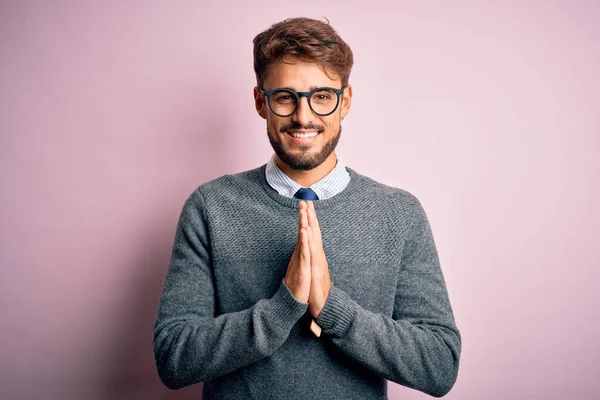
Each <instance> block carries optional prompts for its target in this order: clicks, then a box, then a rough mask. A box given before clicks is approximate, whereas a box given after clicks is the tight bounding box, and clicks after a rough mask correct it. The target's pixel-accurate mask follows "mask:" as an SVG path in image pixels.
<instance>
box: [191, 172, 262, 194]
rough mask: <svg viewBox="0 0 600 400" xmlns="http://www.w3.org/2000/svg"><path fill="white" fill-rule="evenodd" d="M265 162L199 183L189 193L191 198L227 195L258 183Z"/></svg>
mask: <svg viewBox="0 0 600 400" xmlns="http://www.w3.org/2000/svg"><path fill="white" fill-rule="evenodd" d="M265 166H266V164H263V165H261V166H259V167H256V168H252V169H249V170H246V171H242V172H237V173H233V174H226V175H221V176H219V177H217V178H213V179H210V180H208V181H206V182H203V183H201V184H199V185H198V186H197V187H196V189H195V190H194V191H193V192H192V193H191V195H190V197H191V198H198V197H199V198H206V197H214V196H217V197H220V196H227V195H228V194H230V193H236V192H239V191H244V190H248V189H249V188H250V187H252V186H256V185H260V179H261V174H263V175H264V169H265Z"/></svg>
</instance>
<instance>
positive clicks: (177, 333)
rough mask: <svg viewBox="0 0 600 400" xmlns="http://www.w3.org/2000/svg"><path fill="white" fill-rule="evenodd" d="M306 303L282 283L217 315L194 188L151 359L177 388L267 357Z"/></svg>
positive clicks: (201, 213)
mask: <svg viewBox="0 0 600 400" xmlns="http://www.w3.org/2000/svg"><path fill="white" fill-rule="evenodd" d="M307 307H308V305H307V304H304V303H299V302H297V301H296V299H295V298H294V297H293V295H292V293H291V292H290V291H289V289H288V288H287V286H286V285H285V284H284V283H283V282H282V283H281V285H280V286H279V288H278V290H277V292H276V293H275V294H274V295H273V296H272V297H271V298H268V299H262V300H259V301H258V302H257V303H256V304H255V305H253V306H252V307H250V308H248V309H245V310H242V311H238V312H233V313H226V314H221V315H218V316H217V315H216V310H215V288H214V286H213V273H212V265H211V256H210V245H209V231H208V229H207V225H206V218H205V213H204V201H203V197H202V195H201V193H200V192H199V191H198V190H197V191H195V192H194V193H193V194H192V195H191V196H190V197H189V198H188V200H187V201H186V203H185V205H184V207H183V210H182V212H181V216H180V218H179V222H178V225H177V230H176V234H175V241H174V245H173V249H172V254H171V260H170V263H169V269H168V272H167V276H166V279H165V283H164V287H163V292H162V295H161V298H160V303H159V307H158V315H157V319H156V323H155V328H154V358H155V361H156V366H157V369H158V374H159V376H160V379H161V380H162V382H163V383H164V384H165V385H166V386H167V387H169V388H171V389H179V388H182V387H184V386H188V385H191V384H194V383H197V382H200V381H207V380H210V379H213V378H216V377H218V376H222V375H225V374H227V373H230V372H232V371H234V370H236V369H238V368H240V367H243V366H246V365H249V364H251V363H253V362H255V361H258V360H260V359H262V358H265V357H267V356H269V355H271V354H272V353H273V352H274V351H275V350H277V349H278V348H279V347H280V346H281V345H282V344H283V343H284V342H285V340H286V339H287V337H288V335H289V332H290V330H291V328H292V327H293V326H294V324H295V323H296V322H297V321H298V320H299V319H300V317H301V316H302V315H303V314H304V313H305V311H306V309H307Z"/></svg>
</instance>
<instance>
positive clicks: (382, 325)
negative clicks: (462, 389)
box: [317, 198, 461, 397]
mask: <svg viewBox="0 0 600 400" xmlns="http://www.w3.org/2000/svg"><path fill="white" fill-rule="evenodd" d="M414 200H415V204H414V205H413V207H412V210H413V211H412V212H411V214H412V224H411V225H410V228H409V230H408V232H407V234H406V235H407V236H406V241H405V246H404V249H403V254H402V260H401V267H400V272H399V276H398V280H397V285H396V294H395V302H394V310H393V315H392V317H389V316H385V315H382V314H378V313H374V312H372V311H370V310H367V309H365V308H363V307H361V306H360V305H359V304H357V303H356V302H355V301H354V300H352V299H351V298H350V297H349V296H348V294H347V293H345V292H344V291H342V290H341V289H339V288H337V287H335V286H332V287H331V290H330V293H329V296H328V298H327V300H326V303H325V305H324V307H323V309H322V310H321V313H320V314H319V317H318V318H317V323H318V324H319V325H320V326H321V327H322V329H323V332H324V333H325V334H327V335H328V336H329V337H330V339H331V341H332V342H333V344H334V345H336V346H337V347H339V348H340V349H341V350H342V351H343V352H344V353H346V354H347V355H348V356H350V357H351V358H352V359H354V360H356V361H357V362H358V363H360V364H361V365H363V366H365V367H366V368H368V369H370V370H371V371H373V372H374V373H375V374H377V375H379V376H381V377H383V378H386V379H388V380H391V381H394V382H397V383H399V384H401V385H404V386H407V387H410V388H413V389H416V390H420V391H422V392H425V393H427V394H430V395H432V396H436V397H441V396H443V395H445V394H446V393H448V392H449V391H450V389H451V388H452V386H453V385H454V383H455V381H456V378H457V374H458V365H459V358H460V352H461V337H460V333H459V331H458V329H457V328H456V325H455V322H454V315H453V312H452V308H451V305H450V301H449V298H448V294H447V289H446V284H445V281H444V277H443V275H442V271H441V269H440V265H439V259H438V254H437V250H436V247H435V243H434V240H433V236H432V232H431V229H430V226H429V222H428V220H427V217H426V215H425V212H424V210H423V208H422V207H421V204H420V203H419V201H418V200H416V198H415V199H414ZM333 284H334V285H335V282H334V283H333Z"/></svg>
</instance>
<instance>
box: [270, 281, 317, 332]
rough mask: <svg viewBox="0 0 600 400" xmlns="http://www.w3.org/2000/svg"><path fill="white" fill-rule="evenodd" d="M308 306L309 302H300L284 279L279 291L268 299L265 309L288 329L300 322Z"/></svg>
mask: <svg viewBox="0 0 600 400" xmlns="http://www.w3.org/2000/svg"><path fill="white" fill-rule="evenodd" d="M307 308H308V304H307V303H300V302H298V301H297V300H296V298H295V297H294V295H293V294H292V292H291V291H290V289H289V288H288V287H287V286H286V284H285V282H284V281H283V280H282V281H281V285H280V286H279V289H278V290H277V292H275V294H274V295H273V297H271V298H270V299H269V300H267V304H266V305H265V311H266V312H267V313H268V314H269V315H272V316H273V318H274V320H275V321H279V322H280V323H281V324H282V326H283V327H285V329H287V330H289V329H291V328H292V326H294V324H295V323H296V322H298V320H299V319H300V318H301V317H302V316H303V315H304V313H305V312H306V310H307Z"/></svg>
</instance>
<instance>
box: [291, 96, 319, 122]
mask: <svg viewBox="0 0 600 400" xmlns="http://www.w3.org/2000/svg"><path fill="white" fill-rule="evenodd" d="M313 117H314V114H313V112H312V110H311V109H310V106H309V105H308V98H306V97H304V96H302V97H300V102H299V103H298V108H297V109H296V112H295V113H294V115H292V121H294V122H297V123H298V124H300V125H302V126H306V125H308V124H309V123H311V122H313Z"/></svg>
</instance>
